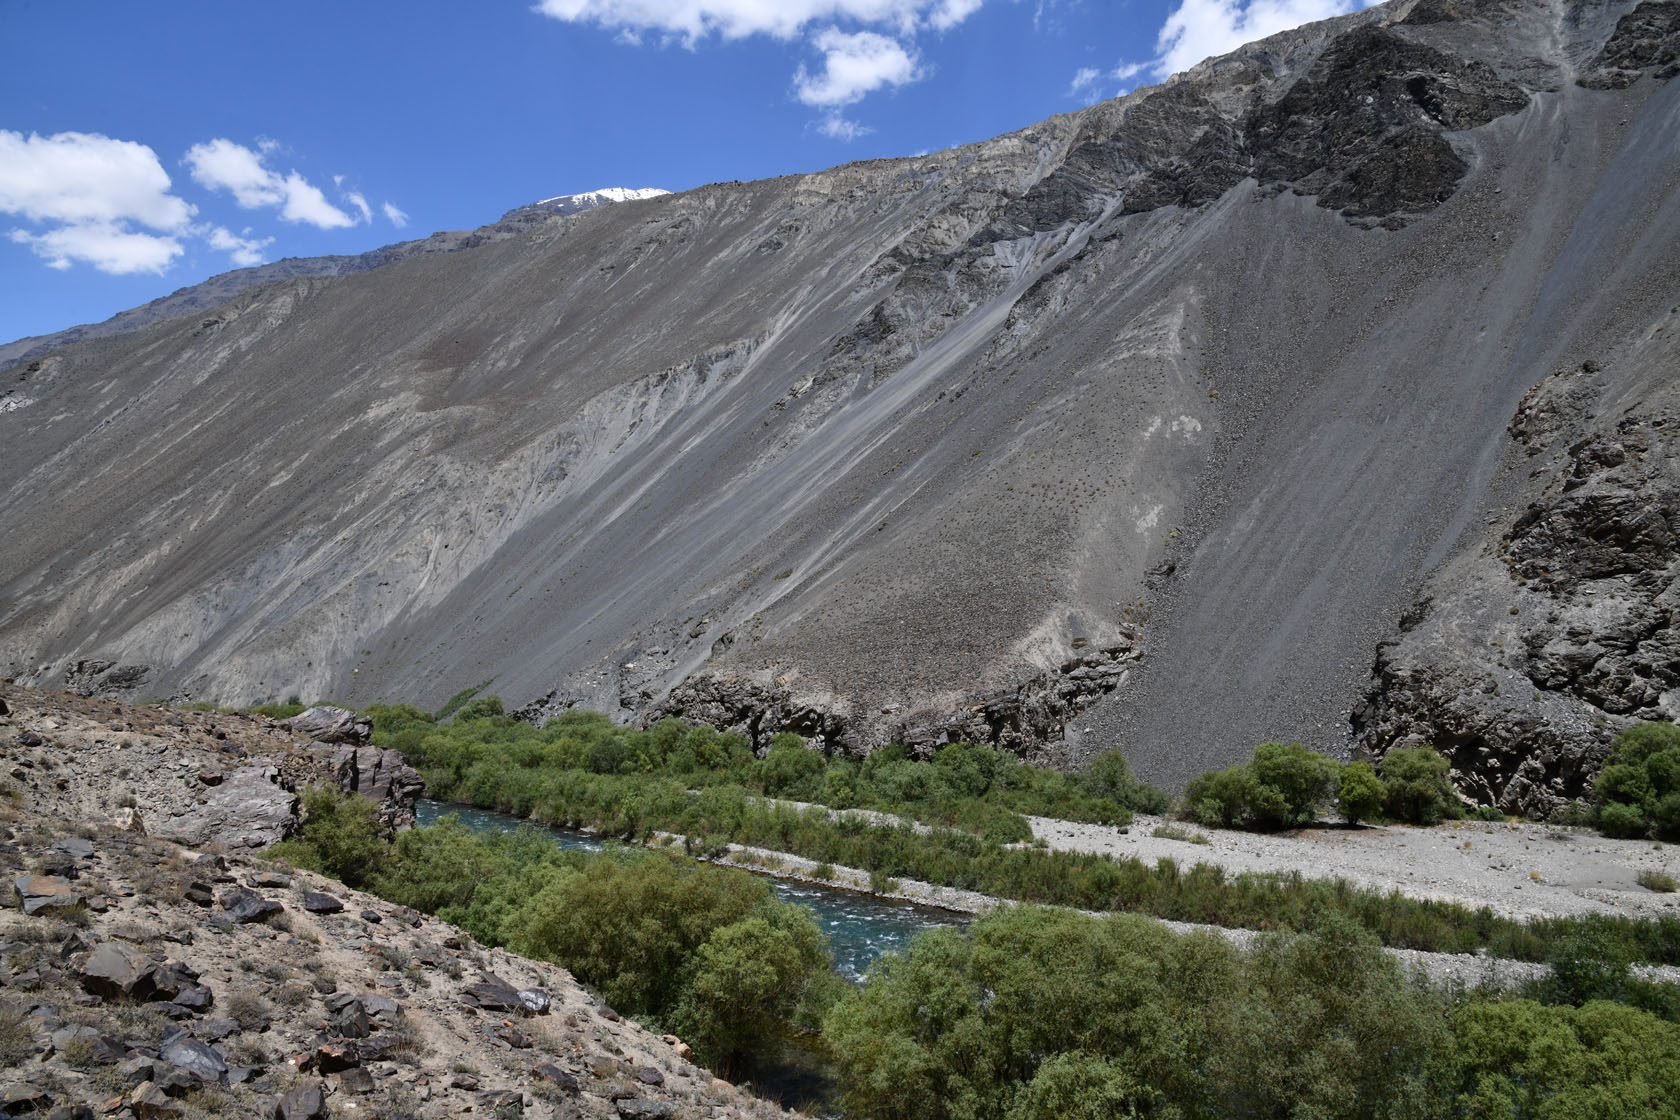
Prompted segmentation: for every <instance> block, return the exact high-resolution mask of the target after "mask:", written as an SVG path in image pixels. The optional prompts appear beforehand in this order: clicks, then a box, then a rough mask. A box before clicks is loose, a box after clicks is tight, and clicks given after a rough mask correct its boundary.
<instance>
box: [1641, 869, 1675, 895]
mask: <svg viewBox="0 0 1680 1120" xmlns="http://www.w3.org/2000/svg"><path fill="white" fill-rule="evenodd" d="M1635 881H1636V882H1638V884H1639V885H1640V886H1642V887H1644V888H1645V889H1646V890H1648V891H1656V892H1657V893H1658V894H1672V893H1674V892H1675V891H1677V890H1680V880H1676V879H1675V878H1674V876H1672V875H1665V874H1663V873H1662V872H1661V871H1641V872H1640V873H1639V874H1638V876H1636V878H1635Z"/></svg>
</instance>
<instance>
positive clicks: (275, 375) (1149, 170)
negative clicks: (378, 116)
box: [0, 0, 1680, 811]
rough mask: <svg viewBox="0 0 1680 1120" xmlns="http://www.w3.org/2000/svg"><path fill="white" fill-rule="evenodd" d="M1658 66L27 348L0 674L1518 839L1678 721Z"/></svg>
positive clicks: (1244, 65) (1067, 162)
mask: <svg viewBox="0 0 1680 1120" xmlns="http://www.w3.org/2000/svg"><path fill="white" fill-rule="evenodd" d="M1677 57H1680V7H1677V5H1676V4H1674V3H1672V2H1670V0H1660V2H1657V0H1646V2H1644V3H1635V2H1634V0H1619V2H1615V3H1600V2H1596V0H1595V2H1591V3H1588V2H1584V0H1396V2H1394V3H1390V4H1387V5H1384V6H1381V7H1378V8H1373V9H1370V10H1368V11H1366V12H1361V13H1358V14H1355V15H1351V16H1347V17H1343V18H1340V19H1337V20H1331V21H1328V22H1325V23H1321V24H1314V25H1311V26H1308V27H1305V28H1302V29H1299V30H1297V31H1293V32H1289V33H1285V34H1283V35H1279V36H1275V37H1273V38H1271V39H1268V40H1265V41H1263V42H1260V43H1256V44H1252V45H1250V46H1248V47H1245V48H1242V49H1241V50H1239V51H1237V52H1235V53H1233V54H1231V55H1228V56H1226V57H1223V58H1219V59H1213V60H1210V61H1208V62H1206V63H1203V64H1202V65H1200V66H1198V67H1197V68H1195V69H1194V70H1193V71H1191V72H1189V73H1188V74H1185V75H1181V76H1179V77H1177V78H1175V79H1174V80H1172V81H1170V82H1168V83H1166V84H1165V85H1163V86H1160V87H1153V88H1150V89H1145V90H1140V91H1138V92H1136V93H1134V94H1131V95H1129V96H1127V97H1125V98H1122V99H1120V100H1118V101H1113V102H1108V103H1105V104H1102V105H1098V106H1094V107H1092V108H1090V109H1087V110H1083V111H1081V112H1078V113H1073V114H1069V115H1066V116H1062V117H1057V118H1054V119H1052V120H1049V121H1046V122H1043V123H1042V124H1039V125H1035V126H1033V127H1031V128H1028V129H1024V130H1022V131H1021V132H1018V133H1013V134H1010V135H1007V136H1003V137H999V138H997V139H995V140H991V141H987V142H984V143H981V144H975V145H971V146H968V147H965V148H959V149H953V150H951V151H947V152H940V153H935V154H932V155H928V156H923V157H917V158H913V159H904V160H889V161H875V162H870V163H862V164H853V165H848V166H845V167H840V168H836V169H833V170H831V171H826V172H822V173H819V174H814V175H802V176H790V177H787V178H782V179H775V180H769V181H764V182H757V183H731V184H720V185H716V186H711V187H705V188H701V189H698V190H694V191H689V192H686V193H683V194H679V195H670V196H663V197H657V198H652V199H646V200H641V201H627V202H622V203H618V204H615V205H613V206H610V207H604V208H601V209H597V210H593V211H590V212H587V213H583V214H579V215H574V216H570V217H553V218H546V217H545V218H542V219H540V220H535V221H533V223H532V224H531V225H530V226H529V227H528V228H525V229H523V230H522V231H520V232H518V233H517V234H515V235H512V236H508V237H506V238H502V239H499V240H493V241H488V242H486V243H484V244H480V245H477V246H475V247H473V248H472V249H470V250H468V251H460V252H449V253H434V254H423V255H416V256H411V257H409V258H407V259H404V260H401V261H397V262H394V263H391V264H388V265H384V266H381V267H379V268H375V269H372V270H368V271H363V272H359V273H357V274H355V275H349V276H341V277H334V278H330V279H325V278H304V279H299V280H295V281H291V282H288V283H283V284H276V285H269V286H265V287H261V288H254V289H250V290H247V291H245V292H242V293H240V294H239V295H237V296H235V297H234V298H233V299H231V300H229V301H228V302H227V303H225V304H223V305H221V307H220V308H218V309H217V311H216V312H215V314H214V315H213V316H194V317H190V318H180V319H173V320H168V321H164V322H159V323H154V324H152V325H150V326H147V327H145V328H143V329H140V330H137V331H133V332H129V333H127V334H123V335H120V336H114V337H111V338H107V339H97V340H89V341H84V342H81V343H78V344H76V345H74V346H69V347H65V348H63V349H59V350H56V351H54V352H53V353H51V354H48V355H44V356H41V357H39V358H36V359H32V360H31V361H30V362H29V363H25V364H24V365H22V366H18V367H14V370H13V371H11V373H14V374H16V373H18V371H20V370H21V371H22V373H21V374H20V376H22V377H24V378H25V379H26V380H25V382H24V383H22V384H20V385H18V386H16V387H15V388H14V390H13V391H14V397H13V398H11V399H23V396H24V395H25V394H26V395H27V399H28V401H29V402H30V403H28V404H27V405H26V406H24V407H14V408H13V410H12V411H10V412H7V413H5V414H3V415H0V479H3V480H4V483H5V490H4V493H5V497H4V498H3V499H0V503H3V504H0V511H3V513H4V516H5V518H6V521H7V524H8V525H12V526H17V527H19V528H18V529H17V530H16V531H13V532H11V533H8V534H6V535H5V536H4V538H3V539H0V667H5V666H9V669H8V671H9V672H11V673H13V674H15V675H17V676H18V677H19V678H20V679H22V680H26V681H29V682H34V683H38V684H45V685H52V686H55V687H62V686H69V687H72V688H74V689H77V690H79V691H85V692H90V693H100V694H109V695H125V696H130V697H140V696H148V695H169V696H177V697H194V698H208V699H215V700H219V701H223V702H249V701H254V700H258V699H267V698H279V697H284V696H287V695H290V694H300V695H304V696H308V697H317V696H328V695H330V696H333V697H335V698H338V699H340V700H343V701H346V702H349V703H353V704H360V703H366V702H369V701H373V700H376V699H397V698H401V699H410V700H414V701H417V702H420V703H423V704H436V703H440V702H441V701H442V700H443V699H444V698H445V697H447V696H450V695H452V694H454V693H455V692H457V691H459V690H461V689H463V688H468V687H472V686H475V685H481V684H483V685H486V686H487V687H488V688H489V689H490V690H492V691H495V692H498V693H500V694H502V695H503V696H504V697H506V698H507V700H508V701H509V703H510V705H513V706H519V707H521V708H522V710H523V711H524V712H526V713H527V714H529V715H531V716H533V717H534V718H535V717H541V716H542V715H544V714H547V713H552V712H555V711H558V710H561V709H563V708H565V707H568V706H572V705H580V704H581V705H587V706H590V707H596V708H602V709H605V710H607V711H610V712H613V713H615V714H616V715H617V716H618V717H619V718H624V719H647V718H653V717H655V716H657V715H659V714H661V713H676V714H681V715H688V716H692V717H695V718H700V719H705V720H709V721H711V722H715V723H719V724H722V725H725V726H734V727H739V728H742V729H743V730H746V731H748V732H749V733H750V734H752V735H754V736H755V737H756V738H760V739H762V738H763V737H765V736H766V735H767V734H768V733H770V732H772V731H774V730H777V729H779V728H791V729H793V730H797V731H800V732H802V733H804V734H807V735H810V736H813V737H816V738H818V739H820V740H822V741H823V743H824V744H825V745H826V746H828V747H841V748H846V749H865V748H868V747H869V746H872V745H874V744H878V743H881V742H885V741H888V740H892V739H901V740H908V741H910V742H912V743H918V744H929V743H933V742H938V741H943V740H945V739H947V738H951V737H968V738H979V739H982V740H988V741H995V742H999V743H1003V744H1005V745H1008V746H1012V747H1015V748H1018V749H1021V750H1023V751H1027V752H1030V753H1035V754H1037V755H1039V756H1041V757H1048V758H1052V759H1057V760H1065V761H1070V762H1077V761H1078V760H1079V759H1080V758H1082V757H1084V756H1085V755H1087V754H1089V753H1091V752H1093V751H1096V750H1100V749H1105V748H1106V747H1108V746H1112V745H1115V744H1119V745H1121V746H1123V747H1124V748H1125V749H1126V750H1127V751H1128V753H1129V754H1130V756H1131V757H1132V758H1133V760H1134V762H1135V764H1136V765H1137V767H1138V769H1139V770H1140V771H1141V772H1142V774H1143V775H1144V776H1145V777H1146V778H1149V779H1150V780H1153V781H1157V782H1161V783H1164V784H1168V785H1171V784H1174V783H1177V782H1179V781H1182V780H1183V779H1184V778H1185V777H1186V776H1188V775H1190V774H1193V773H1195V772H1198V771H1200V770H1202V769H1204V768H1206V767H1208V766H1211V765H1216V764H1223V763H1225V762H1228V761H1231V760H1234V759H1237V758H1240V757H1244V756H1246V754H1247V752H1248V750H1249V749H1250V748H1251V747H1252V746H1253V745H1254V743H1256V742H1259V741H1261V740H1263V739H1267V738H1299V739H1302V740H1304V741H1307V742H1309V743H1312V744H1313V745H1315V746H1318V747H1320V748H1321V749H1325V750H1330V751H1335V752H1345V751H1347V750H1349V749H1353V748H1355V747H1367V748H1369V749H1372V750H1379V751H1380V750H1381V749H1384V748H1385V747H1386V746H1388V745H1391V744H1393V743H1396V742H1402V741H1411V740H1412V739H1414V738H1416V737H1423V738H1433V739H1437V740H1439V741H1441V742H1442V745H1443V746H1447V747H1450V748H1451V749H1453V750H1454V752H1455V759H1456V760H1457V761H1458V763H1459V766H1460V770H1461V778H1462V779H1463V784H1464V786H1465V788H1467V789H1469V790H1471V791H1473V792H1475V793H1476V794H1477V795H1478V796H1480V797H1482V798H1484V799H1494V798H1498V799H1504V800H1505V801H1507V802H1508V803H1510V804H1515V805H1520V806H1521V807H1523V808H1527V809H1532V810H1534V811H1540V810H1542V809H1544V808H1545V807H1547V806H1549V805H1552V804H1555V803H1556V801H1557V800H1558V799H1559V798H1562V797H1567V796H1569V795H1571V794H1574V793H1578V792H1579V791H1580V790H1581V789H1582V787H1583V783H1584V782H1585V781H1586V780H1587V776H1588V775H1589V774H1590V772H1591V770H1592V768H1593V765H1594V759H1595V758H1596V757H1597V752H1601V751H1602V745H1603V743H1604V742H1606V741H1607V740H1608V738H1609V736H1610V735H1611V734H1612V733H1613V732H1614V731H1615V730H1616V729H1617V728H1619V727H1621V726H1624V725H1625V724H1626V723H1627V722H1628V721H1629V720H1630V719H1632V718H1635V717H1639V716H1649V715H1653V714H1665V715H1668V716H1673V715H1675V714H1680V700H1677V698H1676V694H1675V692H1674V681H1673V673H1674V658H1673V656H1672V654H1671V653H1670V652H1669V651H1668V647H1667V646H1666V645H1665V644H1664V643H1665V642H1666V641H1667V640H1668V639H1667V638H1666V637H1665V635H1666V634H1667V633H1668V632H1669V628H1668V619H1669V618H1670V614H1669V613H1668V612H1670V611H1671V610H1672V606H1673V595H1674V591H1673V587H1674V583H1673V578H1672V573H1673V571H1674V569H1673V566H1672V558H1673V554H1674V539H1675V538H1674V529H1673V526H1674V510H1673V505H1672V498H1671V497H1670V496H1669V495H1671V494H1672V492H1673V490H1674V480H1675V475H1674V473H1673V472H1674V463H1673V459H1672V457H1671V456H1670V455H1669V454H1668V452H1669V450H1670V445H1671V442H1672V439H1671V436H1672V432H1673V428H1672V423H1671V421H1670V420H1669V419H1668V417H1669V416H1670V415H1671V414H1672V406H1671V397H1669V396H1667V395H1666V394H1667V393H1668V391H1669V388H1670V386H1671V383H1672V371H1673V369H1674V368H1675V353H1674V349H1673V343H1672V338H1673V329H1674V316H1675V314H1676V313H1675V310H1674V304H1675V293H1676V292H1680V277H1677V276H1676V275H1675V272H1676V262H1677V261H1680V253H1677V252H1676V246H1677V244H1680V174H1676V172H1677V170H1680V83H1677V82H1674V81H1672V80H1671V79H1672V78H1673V76H1674V73H1675V70H1676V66H1677V62H1676V59H1677ZM1563 371H1577V372H1575V373H1568V372H1563ZM1537 386H1538V387H1539V388H1537ZM1519 413H1521V414H1522V416H1530V417H1531V418H1530V419H1527V420H1525V419H1522V418H1521V417H1520V416H1519ZM1582 440H1587V443H1586V444H1585V445H1582V443H1581V441H1582ZM1598 444H1604V445H1605V449H1604V450H1603V451H1602V452H1600V451H1591V450H1588V449H1589V448H1592V447H1594V446H1597V445H1598ZM1611 444H1614V445H1616V446H1617V447H1619V448H1620V451H1619V452H1618V451H1614V450H1610V449H1609V445H1611ZM1578 445H1581V446H1582V449H1581V450H1580V451H1579V452H1577V451H1576V450H1574V449H1575V448H1577V446H1578ZM1617 454H1620V455H1621V456H1622V458H1621V459H1620V460H1619V461H1618V462H1615V463H1611V461H1610V460H1612V459H1614V458H1615V456H1616V455H1617ZM1578 474H1579V480H1580V481H1579V485H1576V484H1575V483H1576V482H1577V475H1578ZM1531 506H1534V507H1535V508H1534V509H1533V510H1530V507H1531ZM1589 541H1590V542H1592V544H1591V547H1590V549H1588V551H1590V552H1591V554H1592V556H1593V557H1596V559H1590V560H1588V561H1583V562H1581V563H1577V561H1576V559H1574V557H1575V556H1576V554H1577V553H1578V552H1580V551H1581V550H1582V549H1583V548H1588V545H1587V544H1586V543H1585V542H1589ZM1554 575H1555V576H1557V577H1558V578H1556V579H1554V578H1552V577H1553V576H1554ZM1542 576H1544V578H1542ZM1523 581H1526V582H1523ZM1612 590H1614V593H1615V594H1614V599H1615V603H1616V604H1619V605H1614V606H1613V605H1611V604H1610V603H1609V601H1608V599H1607V598H1606V597H1607V596H1609V595H1610V592H1611V591H1612ZM1513 610H1514V611H1516V613H1515V614H1513V613H1511V612H1512V611H1513ZM1495 643H1498V644H1495ZM1519 686H1520V687H1519ZM1478 689H1479V690H1480V691H1477V690H1478ZM1495 690H1496V691H1495ZM1490 697H1491V699H1490ZM1525 767H1526V769H1525ZM1519 778H1520V781H1519Z"/></svg>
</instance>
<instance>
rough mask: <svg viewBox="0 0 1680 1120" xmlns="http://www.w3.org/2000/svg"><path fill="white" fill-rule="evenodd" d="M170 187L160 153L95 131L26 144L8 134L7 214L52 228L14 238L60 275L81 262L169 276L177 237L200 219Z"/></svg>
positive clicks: (4, 158) (1, 142) (3, 140)
mask: <svg viewBox="0 0 1680 1120" xmlns="http://www.w3.org/2000/svg"><path fill="white" fill-rule="evenodd" d="M170 186H171V184H170V181H169V173H168V172H166V171H164V169H163V164H161V163H160V162H158V158H157V153H155V152H153V151H152V149H150V148H148V147H147V146H146V145H144V144H137V143H134V142H133V141H130V140H113V139H112V138H111V137H109V136H101V135H99V134H98V133H90V132H60V133H56V134H54V135H52V136H41V135H39V134H37V133H33V132H32V133H30V134H29V135H28V136H27V137H26V136H24V135H23V134H22V133H21V132H10V131H6V130H4V129H0V213H7V214H16V215H18V216H19V217H22V218H24V219H27V220H28V221H31V222H36V223H51V224H52V228H49V229H46V230H41V231H36V230H27V229H14V230H12V231H11V232H10V234H9V237H10V239H11V241H12V242H14V243H15V244H18V245H27V246H28V247H29V249H30V251H31V252H33V253H34V254H35V255H36V256H38V257H40V258H41V259H42V260H44V261H46V262H47V264H48V266H50V267H52V268H57V269H66V268H69V267H70V266H71V265H72V264H73V263H75V262H77V261H81V262H83V263H85V264H90V265H92V266H93V267H95V268H97V269H99V270H100V271H102V272H110V273H115V274H125V273H132V272H162V271H164V270H165V269H167V268H168V267H169V265H170V262H171V261H173V260H174V259H175V258H176V257H178V256H180V255H181V252H182V249H181V243H180V241H178V240H176V238H175V237H174V236H170V235H173V234H177V233H180V232H182V231H184V230H185V229H186V227H187V223H188V222H189V221H190V220H191V218H192V216H193V213H194V208H193V207H192V205H191V204H189V203H188V202H186V201H185V200H184V199H181V198H179V197H177V196H176V195H174V194H172V193H170ZM131 223H133V224H138V225H142V226H148V227H150V228H151V229H154V230H157V231H158V233H145V232H142V231H139V230H135V229H133V228H131Z"/></svg>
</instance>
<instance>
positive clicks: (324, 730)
mask: <svg viewBox="0 0 1680 1120" xmlns="http://www.w3.org/2000/svg"><path fill="white" fill-rule="evenodd" d="M280 726H281V727H283V728H285V729H286V730H287V731H292V732H295V733H297V734H299V735H307V736H309V737H310V738H311V739H313V740H315V741H316V742H317V743H356V744H361V743H365V742H367V741H368V740H369V739H371V738H372V737H373V723H372V722H371V721H370V720H366V719H363V718H362V717H360V716H358V715H357V714H356V713H355V712H352V711H350V710H348V709H346V708H335V707H333V706H332V705H330V704H318V705H316V706H315V707H313V708H308V709H306V710H304V711H302V712H299V713H298V714H297V715H295V716H293V717H292V718H291V719H288V720H282V721H281V723H280Z"/></svg>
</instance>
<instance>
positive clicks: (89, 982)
mask: <svg viewBox="0 0 1680 1120" xmlns="http://www.w3.org/2000/svg"><path fill="white" fill-rule="evenodd" d="M157 963H158V962H157V959H156V958H155V957H153V956H151V955H150V954H148V953H144V952H142V951H140V950H139V949H136V948H134V947H133V946H132V945H125V944H123V943H122V942H120V941H105V942H101V943H100V944H98V945H96V946H94V949H93V952H91V953H89V954H88V957H87V960H85V961H83V962H82V965H81V967H80V968H78V969H77V970H76V973H77V976H78V978H79V979H80V980H81V982H82V987H84V988H86V989H87V990H88V991H90V992H92V993H93V994H94V995H98V996H104V997H105V998H106V999H121V998H124V997H131V998H134V999H140V1000H144V999H148V998H150V997H151V996H152V995H153V994H155V992H156V991H157V987H156V985H155V984H154V983H153V982H152V972H153V970H154V969H155V968H156V967H157Z"/></svg>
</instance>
